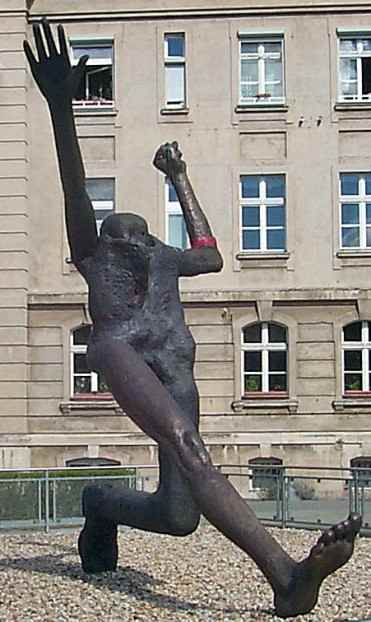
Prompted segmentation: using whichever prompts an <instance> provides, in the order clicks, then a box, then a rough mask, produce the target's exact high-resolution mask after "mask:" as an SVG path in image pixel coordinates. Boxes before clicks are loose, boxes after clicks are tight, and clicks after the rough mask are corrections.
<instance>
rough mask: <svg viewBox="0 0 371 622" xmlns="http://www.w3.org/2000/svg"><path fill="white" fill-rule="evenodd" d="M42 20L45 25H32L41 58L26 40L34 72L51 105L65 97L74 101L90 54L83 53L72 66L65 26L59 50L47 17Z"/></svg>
mask: <svg viewBox="0 0 371 622" xmlns="http://www.w3.org/2000/svg"><path fill="white" fill-rule="evenodd" d="M41 23H42V28H41V27H40V25H39V24H35V25H34V26H33V33H34V39H35V45H36V50H37V55H38V60H37V58H36V56H35V55H34V53H33V51H32V48H31V46H30V45H29V43H28V41H24V43H23V47H24V51H25V54H26V56H27V59H28V62H29V65H30V68H31V72H32V75H33V77H34V79H35V81H36V83H37V85H38V87H39V89H40V91H41V93H42V94H43V95H44V97H45V99H46V100H47V101H48V103H49V104H55V103H58V102H60V101H61V100H63V99H64V100H66V99H67V100H72V98H73V97H74V96H75V94H76V91H77V88H78V86H79V84H80V81H81V78H82V75H83V73H84V68H85V65H86V63H87V61H88V59H89V56H82V57H81V58H80V60H79V62H78V64H77V65H76V67H72V66H71V62H70V58H69V54H68V49H67V43H66V36H65V34H64V30H63V26H61V25H59V26H58V42H59V51H58V49H57V46H56V42H55V38H54V36H53V33H52V30H51V28H50V24H49V22H48V20H47V19H46V18H44V19H43V20H42V22H41ZM42 32H43V33H44V39H45V41H44V39H43V34H42ZM45 42H46V45H45Z"/></svg>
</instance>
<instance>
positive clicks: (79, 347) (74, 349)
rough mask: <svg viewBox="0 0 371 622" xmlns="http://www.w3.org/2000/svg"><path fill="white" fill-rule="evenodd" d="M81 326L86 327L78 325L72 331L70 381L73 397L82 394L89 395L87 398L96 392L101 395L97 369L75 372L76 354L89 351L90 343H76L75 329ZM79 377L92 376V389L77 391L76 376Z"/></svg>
mask: <svg viewBox="0 0 371 622" xmlns="http://www.w3.org/2000/svg"><path fill="white" fill-rule="evenodd" d="M80 328H84V326H76V327H75V328H73V329H72V330H71V332H70V371H71V375H70V383H71V385H70V386H71V391H70V394H71V397H76V395H81V396H85V395H86V397H87V399H88V398H89V396H90V395H91V394H92V393H94V394H98V395H99V391H98V374H97V373H96V372H95V371H91V372H90V373H88V374H79V373H77V372H76V373H75V358H74V357H75V354H85V355H86V353H87V349H88V345H87V344H75V343H74V334H75V331H77V330H79V329H80ZM77 377H84V378H85V377H90V387H91V391H90V392H87V393H81V394H80V393H75V391H74V388H75V378H77Z"/></svg>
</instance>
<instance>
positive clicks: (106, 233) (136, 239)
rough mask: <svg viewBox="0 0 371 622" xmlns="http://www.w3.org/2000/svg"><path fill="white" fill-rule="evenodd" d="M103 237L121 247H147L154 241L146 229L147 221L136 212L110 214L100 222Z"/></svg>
mask: <svg viewBox="0 0 371 622" xmlns="http://www.w3.org/2000/svg"><path fill="white" fill-rule="evenodd" d="M101 236H102V237H103V239H106V240H108V241H110V242H111V243H116V244H119V245H120V246H122V247H123V248H127V249H128V250H129V249H130V248H133V249H135V248H137V249H139V248H142V249H143V248H144V247H146V248H149V247H151V246H154V244H155V241H154V239H153V237H152V236H151V235H150V233H149V231H148V225H147V222H146V221H145V220H144V218H142V217H141V216H138V215H137V214H129V213H125V214H111V215H110V216H107V218H105V220H104V221H103V223H102V227H101Z"/></svg>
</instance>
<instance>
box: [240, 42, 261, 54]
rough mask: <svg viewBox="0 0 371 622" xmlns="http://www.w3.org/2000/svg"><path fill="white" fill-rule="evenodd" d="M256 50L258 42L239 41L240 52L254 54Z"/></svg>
mask: <svg viewBox="0 0 371 622" xmlns="http://www.w3.org/2000/svg"><path fill="white" fill-rule="evenodd" d="M257 51H258V43H250V42H246V41H241V52H242V54H256V53H257Z"/></svg>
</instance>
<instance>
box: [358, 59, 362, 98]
mask: <svg viewBox="0 0 371 622" xmlns="http://www.w3.org/2000/svg"><path fill="white" fill-rule="evenodd" d="M357 99H359V100H361V99H362V58H361V57H360V56H358V58H357Z"/></svg>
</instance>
